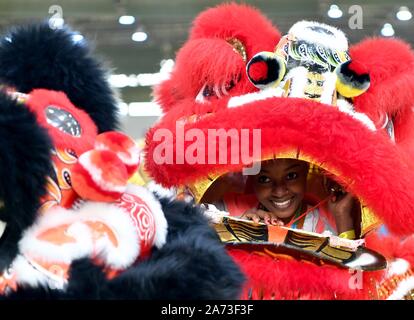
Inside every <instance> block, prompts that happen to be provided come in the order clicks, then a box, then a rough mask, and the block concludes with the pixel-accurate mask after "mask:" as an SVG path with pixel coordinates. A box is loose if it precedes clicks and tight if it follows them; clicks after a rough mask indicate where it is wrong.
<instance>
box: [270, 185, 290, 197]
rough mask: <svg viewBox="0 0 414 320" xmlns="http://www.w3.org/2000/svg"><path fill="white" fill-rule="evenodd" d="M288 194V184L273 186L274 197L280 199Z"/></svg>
mask: <svg viewBox="0 0 414 320" xmlns="http://www.w3.org/2000/svg"><path fill="white" fill-rule="evenodd" d="M287 193H288V189H287V186H286V183H275V184H273V189H272V195H273V196H275V197H278V198H281V197H283V196H285V195H286V194H287Z"/></svg>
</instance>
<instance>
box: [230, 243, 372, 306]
mask: <svg viewBox="0 0 414 320" xmlns="http://www.w3.org/2000/svg"><path fill="white" fill-rule="evenodd" d="M229 254H230V255H231V256H232V257H233V259H234V260H235V261H236V262H237V263H238V264H239V265H240V266H242V270H243V272H244V273H245V274H246V275H247V276H248V279H249V281H248V282H247V284H246V286H245V291H244V293H243V298H244V299H246V298H249V299H253V300H257V299H264V300H269V299H275V300H279V299H288V300H290V299H295V300H298V299H299V300H334V299H361V298H363V297H364V296H365V293H364V291H362V290H358V289H357V288H355V289H351V287H350V286H349V283H350V281H352V280H350V279H351V276H352V275H353V273H351V272H349V270H347V269H339V268H335V267H333V266H327V265H326V266H317V265H313V264H308V263H303V262H300V261H296V260H283V259H281V260H279V259H274V258H271V257H268V256H263V255H258V254H255V253H250V252H247V251H242V250H238V249H230V250H229ZM292 270H294V272H292Z"/></svg>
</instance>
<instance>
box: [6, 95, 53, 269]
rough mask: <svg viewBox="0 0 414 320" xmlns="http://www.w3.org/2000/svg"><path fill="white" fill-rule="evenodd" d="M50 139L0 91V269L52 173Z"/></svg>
mask: <svg viewBox="0 0 414 320" xmlns="http://www.w3.org/2000/svg"><path fill="white" fill-rule="evenodd" d="M50 150H51V141H50V139H49V136H48V135H47V133H46V131H45V130H44V129H42V128H40V127H39V125H38V124H37V122H36V118H35V116H34V114H32V113H31V112H30V111H29V110H28V109H27V108H26V107H25V106H24V105H21V104H19V103H17V102H15V101H13V100H12V99H11V98H10V97H8V96H6V95H5V94H4V93H2V92H0V199H1V200H3V201H4V207H3V208H1V209H0V220H3V221H5V222H7V227H6V230H5V233H4V235H3V236H2V237H1V238H0V271H1V270H3V269H4V268H5V267H6V266H7V265H8V264H9V263H10V262H11V260H12V259H13V258H14V256H15V255H16V252H17V243H18V241H19V240H20V238H21V235H22V232H23V231H24V230H25V229H26V228H27V227H28V226H30V225H32V224H33V222H34V219H35V216H36V212H37V209H38V206H39V199H40V197H41V196H42V195H43V194H44V193H45V183H46V176H47V175H48V174H50V172H52V166H51V162H50Z"/></svg>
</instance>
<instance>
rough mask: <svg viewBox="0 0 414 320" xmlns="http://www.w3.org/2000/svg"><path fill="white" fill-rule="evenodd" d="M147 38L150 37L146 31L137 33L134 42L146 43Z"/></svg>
mask: <svg viewBox="0 0 414 320" xmlns="http://www.w3.org/2000/svg"><path fill="white" fill-rule="evenodd" d="M147 38H148V35H147V33H146V32H144V31H137V32H135V33H134V34H133V35H132V40H134V41H137V42H144V41H145V40H147Z"/></svg>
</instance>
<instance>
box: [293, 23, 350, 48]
mask: <svg viewBox="0 0 414 320" xmlns="http://www.w3.org/2000/svg"><path fill="white" fill-rule="evenodd" d="M314 26H315V27H321V28H324V29H327V30H329V31H330V32H332V33H333V35H329V34H322V33H318V32H316V31H312V30H310V29H309V27H314ZM288 33H289V34H292V35H294V36H295V37H296V38H297V39H298V40H305V41H307V42H314V43H317V44H319V45H321V46H324V47H328V48H331V49H334V50H339V51H346V50H348V39H347V38H346V36H345V34H344V33H343V32H342V31H341V30H339V29H337V28H335V27H332V26H329V25H327V24H324V23H319V22H315V21H305V20H302V21H299V22H296V23H295V24H294V25H293V26H292V27H291V28H290V30H289V32H288Z"/></svg>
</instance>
